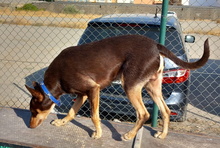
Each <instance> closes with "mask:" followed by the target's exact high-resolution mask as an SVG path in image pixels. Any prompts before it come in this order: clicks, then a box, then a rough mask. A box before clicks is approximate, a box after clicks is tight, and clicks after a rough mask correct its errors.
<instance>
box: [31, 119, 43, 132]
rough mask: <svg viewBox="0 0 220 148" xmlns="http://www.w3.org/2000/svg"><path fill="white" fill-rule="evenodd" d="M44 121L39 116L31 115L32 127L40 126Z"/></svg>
mask: <svg viewBox="0 0 220 148" xmlns="http://www.w3.org/2000/svg"><path fill="white" fill-rule="evenodd" d="M42 122H43V120H42V119H38V118H34V117H31V120H30V126H29V127H30V128H32V129H33V128H36V127H38V126H39V125H40V124H41V123H42Z"/></svg>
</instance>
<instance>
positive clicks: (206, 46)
mask: <svg viewBox="0 0 220 148" xmlns="http://www.w3.org/2000/svg"><path fill="white" fill-rule="evenodd" d="M157 47H158V49H159V52H160V54H161V55H162V56H165V57H167V58H169V59H170V60H172V61H173V62H174V63H176V64H177V65H179V66H180V67H182V68H185V69H197V68H200V67H202V66H203V65H205V63H206V62H207V61H208V59H209V55H210V50H209V41H208V39H206V41H205V43H204V52H203V55H202V58H201V59H199V60H198V61H196V62H192V63H188V62H185V61H183V60H181V59H179V58H178V57H177V56H176V55H174V54H173V53H172V52H171V51H169V50H168V49H167V48H166V47H164V46H163V45H161V44H158V45H157Z"/></svg>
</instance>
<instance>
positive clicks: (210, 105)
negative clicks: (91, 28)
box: [0, 0, 220, 136]
mask: <svg viewBox="0 0 220 148" xmlns="http://www.w3.org/2000/svg"><path fill="white" fill-rule="evenodd" d="M77 2H78V1H77ZM103 2H110V1H103ZM111 2H112V3H114V4H109V3H108V4H104V3H98V1H97V3H92V4H91V3H89V2H88V1H87V3H83V5H82V3H80V2H79V3H76V2H73V3H71V2H36V1H35V2H33V1H31V0H7V1H6V0H1V1H0V13H1V17H0V23H1V24H0V31H1V35H0V50H1V53H0V60H1V62H0V69H1V70H0V78H1V79H0V80H1V81H0V83H1V85H0V94H1V98H0V106H2V107H13V108H22V109H28V108H29V102H30V98H31V96H30V94H29V93H28V91H27V90H26V89H25V87H24V85H25V84H26V85H29V86H31V84H32V81H37V82H41V81H43V75H44V72H45V70H46V69H47V67H48V65H49V64H50V63H51V61H52V60H53V59H54V58H55V57H56V56H57V55H58V54H59V53H60V51H61V50H62V49H64V48H66V47H69V46H73V45H77V43H78V41H79V39H80V37H81V35H82V34H83V32H84V30H85V28H86V27H87V23H88V22H89V21H90V20H91V19H94V18H97V17H101V16H103V15H106V14H118V13H119V12H120V15H122V14H121V11H122V8H123V13H124V14H126V13H129V14H130V13H132V12H131V11H129V10H132V9H134V13H136V14H137V13H138V14H147V13H155V12H156V10H157V11H158V14H159V13H161V12H160V8H161V6H160V5H155V4H159V3H160V1H154V0H152V1H147V0H146V1H141V2H139V1H135V0H134V1H128V0H125V1H120V3H116V1H111ZM118 2H119V1H118ZM125 3H126V4H125ZM170 4H171V5H170V6H169V10H172V11H175V12H176V15H177V17H179V16H180V17H179V21H180V24H181V26H182V30H183V33H184V35H186V34H190V35H194V36H195V37H196V41H195V43H193V44H186V49H187V50H189V55H188V57H189V59H190V60H191V61H194V60H195V59H198V58H200V56H201V54H202V52H203V44H204V41H205V39H206V38H209V42H210V49H211V56H210V59H209V61H208V63H207V64H206V65H205V66H204V67H202V68H200V69H198V70H194V71H191V76H190V78H189V79H190V83H189V86H188V88H187V90H188V92H189V94H188V96H187V97H186V98H187V100H188V106H187V111H186V113H187V114H186V120H185V121H184V122H171V125H170V129H172V130H176V131H183V132H193V133H204V134H208V135H215V136H216V135H217V136H219V135H220V117H219V116H220V96H219V93H220V87H219V83H220V67H219V65H220V50H219V46H220V38H219V35H220V17H219V15H220V14H219V13H218V12H219V10H218V9H219V8H216V7H213V6H217V7H219V6H220V3H219V1H218V0H209V1H205V0H204V1H200V0H193V1H192V0H185V1H184V0H182V1H181V0H180V1H170ZM185 5H186V6H185ZM188 5H190V6H191V7H189V6H188ZM61 6H62V7H61ZM143 6H146V8H148V9H146V11H145V9H144V8H143ZM200 6H203V7H202V8H201V7H200ZM61 8H62V9H61ZM93 8H94V9H95V10H96V9H97V11H95V12H96V13H91V14H89V13H88V11H89V9H90V10H91V9H93ZM101 8H102V11H100V12H99V10H100V9H101ZM108 8H109V9H108ZM139 8H140V9H139ZM103 9H104V10H106V11H103ZM119 9H120V11H119ZM185 9H187V10H190V12H191V14H188V15H193V17H190V18H193V19H189V17H187V16H186V17H185V16H184V13H183V11H181V10H185ZM86 10H87V11H86ZM108 10H111V11H110V12H109V11H108ZM138 10H139V11H138ZM143 10H144V11H143ZM203 10H204V11H205V13H208V14H210V13H212V18H208V17H209V16H206V18H202V15H203V13H204V11H203ZM171 13H172V12H171ZM171 15H175V14H171ZM210 16H211V15H210ZM184 17H185V18H184ZM128 27H130V26H128ZM158 30H159V28H158ZM139 31H140V30H139ZM167 34H168V35H169V32H168V33H167ZM102 37H103V38H104V36H102ZM156 37H158V38H159V36H157V35H156ZM158 38H155V40H158ZM173 38H174V37H173ZM167 39H168V37H167ZM170 42H172V41H170ZM168 48H169V47H168ZM170 50H172V49H170ZM163 88H164V89H167V86H163ZM164 91H166V90H164ZM183 91H186V90H183ZM74 98H75V96H74V95H64V96H62V97H61V100H62V106H61V107H56V108H55V112H59V113H66V112H67V111H68V109H69V108H70V107H71V106H72V104H73V103H74ZM164 98H168V97H167V96H166V95H164ZM143 99H144V101H145V102H148V105H149V104H150V103H149V102H150V97H149V96H148V95H147V94H145V92H143ZM148 107H149V106H148ZM79 114H80V115H83V116H89V107H88V103H85V105H84V106H83V107H82V109H81V110H80V112H79ZM173 114H175V113H173ZM100 115H101V118H102V119H107V120H116V121H132V122H133V121H135V113H134V109H133V108H132V107H131V105H130V103H129V102H128V101H126V97H125V96H124V92H123V90H122V88H121V86H120V84H118V83H117V82H115V83H113V84H112V85H111V86H110V87H108V88H107V89H104V90H103V91H102V93H101V107H100Z"/></svg>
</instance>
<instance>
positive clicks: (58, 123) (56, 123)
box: [51, 119, 67, 126]
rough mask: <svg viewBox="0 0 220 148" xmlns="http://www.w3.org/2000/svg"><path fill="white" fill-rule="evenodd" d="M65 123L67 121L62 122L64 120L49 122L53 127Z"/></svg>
mask: <svg viewBox="0 0 220 148" xmlns="http://www.w3.org/2000/svg"><path fill="white" fill-rule="evenodd" d="M66 123H67V121H66V120H64V119H56V120H54V121H52V122H51V124H52V125H54V126H63V125H65V124H66Z"/></svg>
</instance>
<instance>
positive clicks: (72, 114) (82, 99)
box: [51, 95, 87, 126]
mask: <svg viewBox="0 0 220 148" xmlns="http://www.w3.org/2000/svg"><path fill="white" fill-rule="evenodd" d="M86 99H87V96H86V95H84V96H83V95H78V96H77V98H76V101H75V102H74V104H73V106H72V108H71V109H70V110H69V113H68V114H67V116H66V117H64V118H63V119H56V120H54V121H53V122H52V123H51V124H52V125H55V126H62V125H65V124H66V123H67V122H69V121H71V120H73V119H74V118H75V116H76V114H77V112H78V110H79V109H80V107H81V106H82V105H83V104H84V102H85V101H86Z"/></svg>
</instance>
